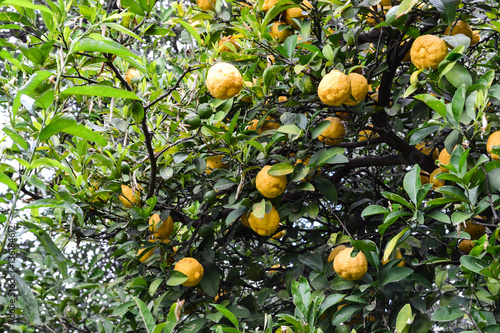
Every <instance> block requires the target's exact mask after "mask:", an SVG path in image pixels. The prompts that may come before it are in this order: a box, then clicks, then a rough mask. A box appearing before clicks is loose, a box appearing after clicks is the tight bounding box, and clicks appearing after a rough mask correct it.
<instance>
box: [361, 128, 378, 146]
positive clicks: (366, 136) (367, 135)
mask: <svg viewBox="0 0 500 333" xmlns="http://www.w3.org/2000/svg"><path fill="white" fill-rule="evenodd" d="M367 126H368V127H373V125H371V124H369V125H367ZM358 134H359V139H358V141H359V142H362V141H366V140H371V139H375V138H377V137H378V134H377V133H373V131H372V130H369V129H364V130H361V131H359V133H358Z"/></svg>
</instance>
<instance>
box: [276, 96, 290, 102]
mask: <svg viewBox="0 0 500 333" xmlns="http://www.w3.org/2000/svg"><path fill="white" fill-rule="evenodd" d="M287 100H288V98H287V97H286V96H279V97H278V102H280V103H283V102H286V101H287Z"/></svg>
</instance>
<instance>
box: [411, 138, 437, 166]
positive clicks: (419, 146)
mask: <svg viewBox="0 0 500 333" xmlns="http://www.w3.org/2000/svg"><path fill="white" fill-rule="evenodd" d="M415 148H417V149H418V150H420V151H421V152H422V153H424V154H425V155H429V154H430V153H431V152H432V158H433V159H434V161H435V160H437V159H438V157H439V150H438V149H437V148H435V149H433V147H432V146H431V145H430V144H427V143H425V142H420V143H417V144H416V145H415Z"/></svg>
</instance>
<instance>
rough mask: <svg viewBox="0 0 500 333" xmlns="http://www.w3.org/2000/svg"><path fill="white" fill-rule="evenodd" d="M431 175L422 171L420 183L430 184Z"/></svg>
mask: <svg viewBox="0 0 500 333" xmlns="http://www.w3.org/2000/svg"><path fill="white" fill-rule="evenodd" d="M429 177H430V175H429V173H428V172H427V171H420V183H421V184H422V185H423V184H428V183H429V182H430V179H429Z"/></svg>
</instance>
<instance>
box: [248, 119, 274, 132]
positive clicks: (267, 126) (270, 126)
mask: <svg viewBox="0 0 500 333" xmlns="http://www.w3.org/2000/svg"><path fill="white" fill-rule="evenodd" d="M258 123H259V119H253V120H252V121H251V122H250V123H249V126H248V127H247V129H248V130H250V131H257V133H259V134H262V133H263V132H265V131H270V130H274V129H278V128H280V123H279V122H278V121H277V120H276V119H274V118H273V117H271V116H267V117H266V120H264V122H263V123H262V124H261V125H260V127H259V128H258V129H257V124H258Z"/></svg>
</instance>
